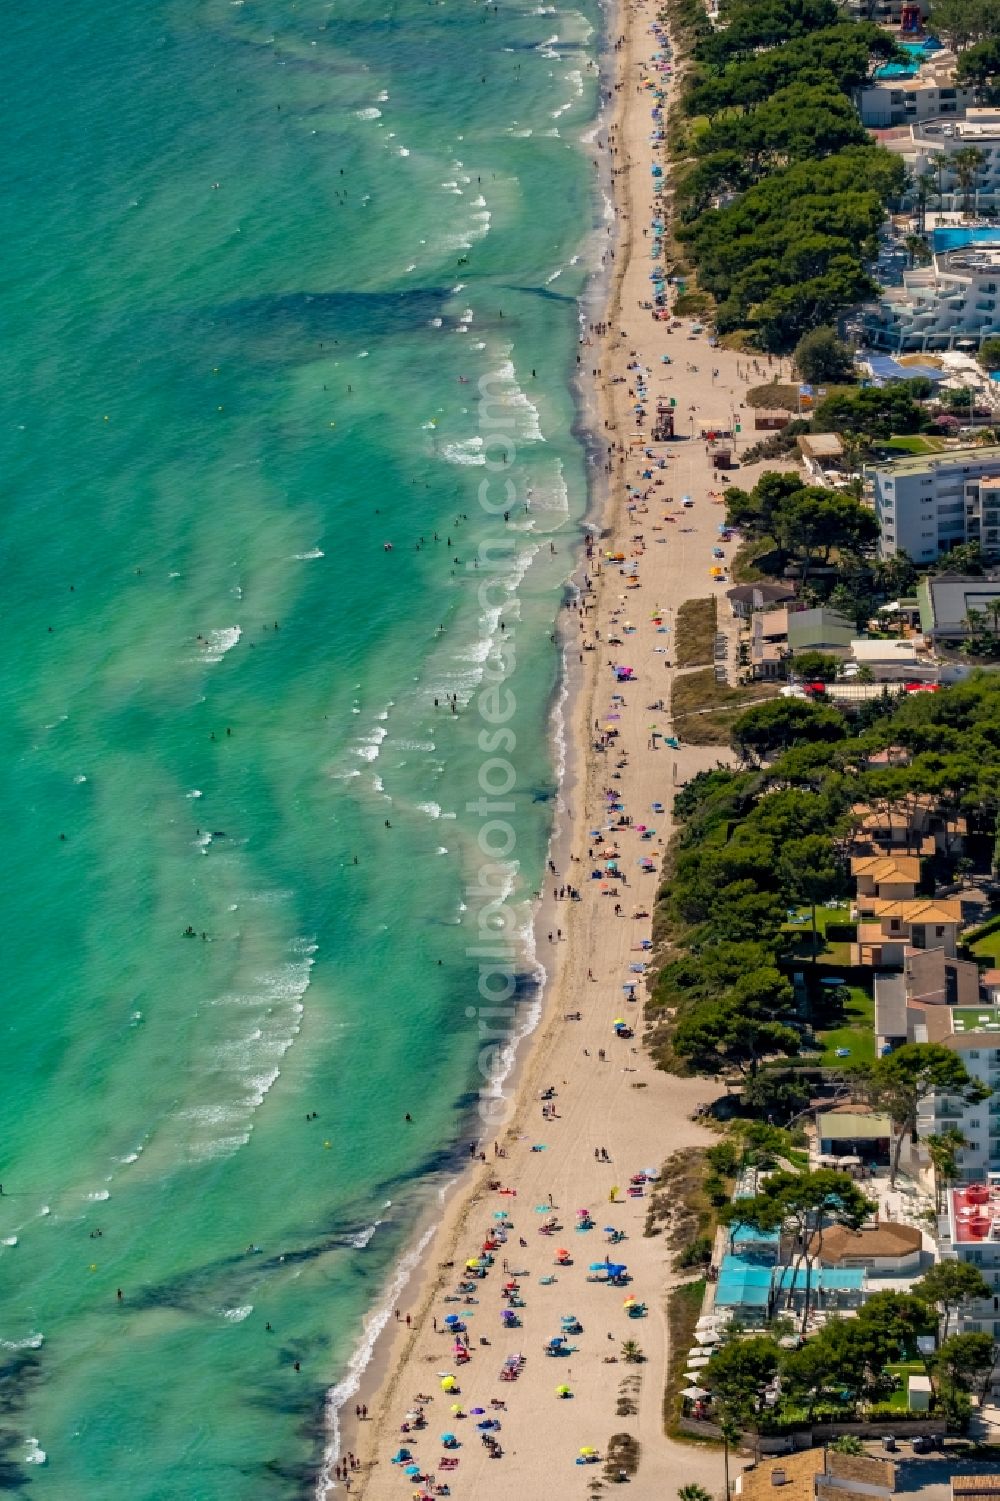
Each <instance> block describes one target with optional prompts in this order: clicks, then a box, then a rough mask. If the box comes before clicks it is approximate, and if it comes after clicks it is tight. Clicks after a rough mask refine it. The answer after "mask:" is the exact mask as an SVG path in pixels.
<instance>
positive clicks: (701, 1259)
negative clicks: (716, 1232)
mask: <svg viewBox="0 0 1000 1501" xmlns="http://www.w3.org/2000/svg"><path fill="white" fill-rule="evenodd" d="M711 1259H712V1242H711V1241H710V1240H709V1238H708V1236H707V1235H698V1236H696V1237H695V1239H694V1240H693V1241H691V1243H690V1244H689V1245H687V1246H685V1247H684V1249H683V1251H682V1252H681V1254H680V1255H679V1256H678V1258H677V1261H676V1265H677V1266H678V1267H679V1268H681V1269H682V1270H684V1271H687V1270H689V1268H691V1267H696V1266H708V1264H709V1262H710V1261H711Z"/></svg>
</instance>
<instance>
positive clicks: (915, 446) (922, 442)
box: [879, 433, 944, 453]
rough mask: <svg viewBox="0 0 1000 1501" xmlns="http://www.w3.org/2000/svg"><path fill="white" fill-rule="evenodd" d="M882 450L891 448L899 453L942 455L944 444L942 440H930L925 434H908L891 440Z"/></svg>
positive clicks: (881, 446) (882, 445) (881, 445)
mask: <svg viewBox="0 0 1000 1501" xmlns="http://www.w3.org/2000/svg"><path fill="white" fill-rule="evenodd" d="M879 447H880V448H891V449H893V450H894V451H895V452H897V453H940V452H941V450H942V449H943V447H944V443H943V442H942V440H941V439H940V438H929V437H927V436H926V434H924V433H907V434H906V435H905V436H903V437H899V438H890V439H889V441H888V442H887V443H884V444H879Z"/></svg>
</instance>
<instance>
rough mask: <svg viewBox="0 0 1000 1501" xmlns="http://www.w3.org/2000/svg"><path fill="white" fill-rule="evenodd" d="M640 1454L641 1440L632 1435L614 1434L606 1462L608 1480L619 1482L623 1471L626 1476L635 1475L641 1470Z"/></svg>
mask: <svg viewBox="0 0 1000 1501" xmlns="http://www.w3.org/2000/svg"><path fill="white" fill-rule="evenodd" d="M639 1452H640V1451H639V1440H638V1439H637V1438H633V1436H632V1434H631V1433H613V1434H612V1435H611V1437H610V1438H609V1439H608V1452H607V1455H606V1456H605V1460H604V1473H605V1475H606V1476H607V1478H608V1480H617V1479H618V1476H619V1475H620V1474H621V1472H622V1470H624V1471H625V1473H626V1475H629V1476H631V1475H634V1474H635V1473H636V1471H637V1470H638V1468H639Z"/></svg>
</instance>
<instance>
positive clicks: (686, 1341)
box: [663, 1277, 706, 1440]
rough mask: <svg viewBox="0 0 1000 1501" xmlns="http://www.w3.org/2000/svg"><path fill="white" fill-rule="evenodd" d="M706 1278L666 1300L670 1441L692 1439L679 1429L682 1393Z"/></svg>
mask: <svg viewBox="0 0 1000 1501" xmlns="http://www.w3.org/2000/svg"><path fill="white" fill-rule="evenodd" d="M705 1286H706V1283H705V1278H704V1277H700V1278H699V1279H698V1281H697V1282H682V1283H681V1284H680V1286H679V1287H675V1288H674V1289H673V1290H672V1291H671V1293H670V1296H669V1297H668V1299H667V1325H668V1328H669V1329H670V1360H669V1362H668V1365H667V1381H666V1387H665V1389H664V1393H663V1426H664V1428H665V1429H666V1433H667V1437H668V1438H672V1439H680V1440H686V1439H688V1438H689V1435H687V1434H685V1433H683V1432H682V1431H681V1429H680V1426H679V1420H680V1416H681V1392H682V1391H683V1390H684V1388H685V1387H686V1386H687V1384H688V1383H687V1379H686V1377H685V1375H684V1370H685V1367H686V1365H687V1352H688V1350H689V1349H690V1348H691V1345H692V1344H693V1343H694V1331H695V1326H696V1325H697V1323H698V1320H699V1318H700V1317H701V1305H702V1303H703V1301H704V1298H705Z"/></svg>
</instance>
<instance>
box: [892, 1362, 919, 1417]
mask: <svg viewBox="0 0 1000 1501" xmlns="http://www.w3.org/2000/svg"><path fill="white" fill-rule="evenodd" d="M886 1370H887V1371H889V1372H890V1373H891V1374H892V1375H893V1376H898V1377H899V1382H900V1384H899V1386H898V1387H897V1389H896V1390H895V1391H894V1392H893V1394H892V1396H891V1397H890V1398H889V1400H888V1402H886V1403H885V1404H884V1405H885V1406H886V1407H891V1408H892V1410H893V1412H908V1411H909V1406H910V1404H909V1393H908V1391H907V1380H906V1378H907V1377H908V1376H926V1374H927V1367H926V1366H925V1365H924V1363H923V1361H922V1360H907V1361H902V1362H900V1363H899V1364H898V1365H890V1366H886Z"/></svg>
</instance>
